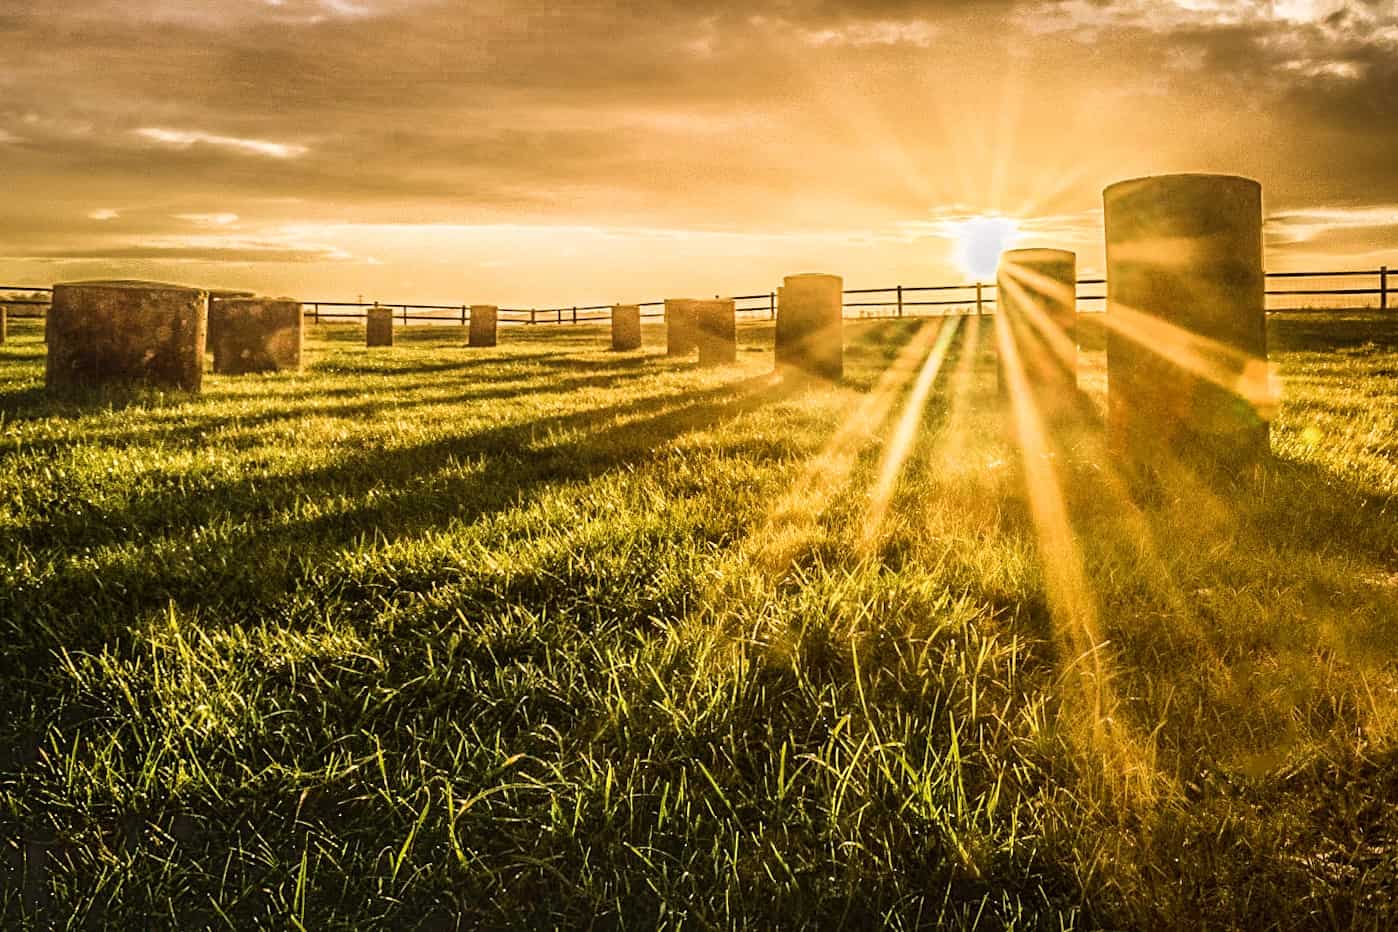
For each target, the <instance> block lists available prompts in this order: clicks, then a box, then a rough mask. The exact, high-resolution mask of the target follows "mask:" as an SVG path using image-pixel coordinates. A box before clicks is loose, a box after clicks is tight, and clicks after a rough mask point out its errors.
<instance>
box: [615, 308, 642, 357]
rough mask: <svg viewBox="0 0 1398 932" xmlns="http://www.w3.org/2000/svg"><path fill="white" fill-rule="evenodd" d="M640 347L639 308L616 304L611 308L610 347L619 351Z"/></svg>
mask: <svg viewBox="0 0 1398 932" xmlns="http://www.w3.org/2000/svg"><path fill="white" fill-rule="evenodd" d="M640 348H641V308H640V307H639V306H638V305H635V304H618V305H615V306H614V307H613V308H612V349H614V350H617V351H619V352H624V351H626V350H635V349H640Z"/></svg>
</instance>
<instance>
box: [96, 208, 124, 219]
mask: <svg viewBox="0 0 1398 932" xmlns="http://www.w3.org/2000/svg"><path fill="white" fill-rule="evenodd" d="M120 216H121V211H118V210H112V209H111V208H110V207H99V208H97V209H96V210H94V211H91V212H89V213H88V217H89V218H90V219H92V220H115V219H117V218H118V217H120Z"/></svg>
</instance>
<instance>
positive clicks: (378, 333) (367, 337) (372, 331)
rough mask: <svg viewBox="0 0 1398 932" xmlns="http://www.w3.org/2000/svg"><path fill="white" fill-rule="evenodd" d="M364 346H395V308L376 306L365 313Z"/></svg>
mask: <svg viewBox="0 0 1398 932" xmlns="http://www.w3.org/2000/svg"><path fill="white" fill-rule="evenodd" d="M364 345H365V346H392V345H393V308H391V307H382V306H380V305H377V304H375V305H374V306H373V307H371V308H369V309H368V310H367V311H365V315H364Z"/></svg>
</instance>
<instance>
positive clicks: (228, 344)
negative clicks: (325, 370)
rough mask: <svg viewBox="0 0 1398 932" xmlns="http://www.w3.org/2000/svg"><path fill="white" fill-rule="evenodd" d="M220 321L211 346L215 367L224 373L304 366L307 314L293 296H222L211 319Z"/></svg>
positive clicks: (211, 310) (211, 309)
mask: <svg viewBox="0 0 1398 932" xmlns="http://www.w3.org/2000/svg"><path fill="white" fill-rule="evenodd" d="M215 319H217V320H218V321H219V328H218V330H217V337H216V339H215V340H214V342H213V344H212V346H210V349H211V350H212V351H213V354H214V371H215V372H217V373H220V374H224V375H242V374H244V373H248V372H278V371H281V370H291V371H296V372H299V371H300V369H301V351H302V347H303V345H304V342H305V329H306V325H305V320H306V318H305V315H304V314H303V313H302V310H301V302H299V301H293V300H291V299H290V298H277V299H273V298H219V299H218V300H215V301H212V302H210V304H209V321H210V322H211V323H212V322H213V321H214V320H215Z"/></svg>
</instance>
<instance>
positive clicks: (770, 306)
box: [767, 291, 777, 320]
mask: <svg viewBox="0 0 1398 932" xmlns="http://www.w3.org/2000/svg"><path fill="white" fill-rule="evenodd" d="M767 319H768V320H776V319H777V293H776V292H775V291H769V292H767Z"/></svg>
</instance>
